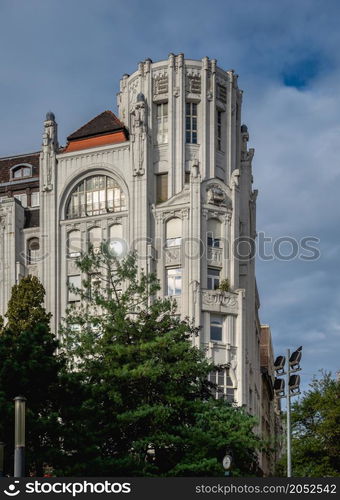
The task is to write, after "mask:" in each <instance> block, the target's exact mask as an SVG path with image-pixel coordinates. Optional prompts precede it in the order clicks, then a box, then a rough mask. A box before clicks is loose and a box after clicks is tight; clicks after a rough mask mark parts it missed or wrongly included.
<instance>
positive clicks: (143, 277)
mask: <svg viewBox="0 0 340 500" xmlns="http://www.w3.org/2000/svg"><path fill="white" fill-rule="evenodd" d="M79 267H80V270H81V271H82V273H85V274H86V275H87V276H88V279H87V280H85V281H84V282H83V287H82V290H78V293H79V295H80V296H81V299H82V300H81V302H80V304H79V305H78V307H75V308H71V309H70V310H69V311H68V314H67V318H66V322H65V326H64V328H63V332H62V333H63V345H64V349H65V353H66V354H67V357H68V360H69V363H70V366H71V367H73V369H74V371H73V373H74V375H75V376H76V377H77V378H78V380H81V384H82V391H83V396H84V399H83V400H82V401H80V405H79V409H78V410H79V411H78V416H80V415H81V425H79V426H77V429H78V432H77V438H76V440H77V442H75V438H74V437H73V438H72V436H70V441H68V443H65V446H68V448H69V454H70V456H72V463H71V462H70V463H69V465H68V466H67V470H65V469H64V471H63V473H64V474H65V475H69V474H74V475H90V474H91V475H96V474H98V475H104V476H105V475H130V476H136V475H150V476H176V475H178V476H190V475H191V476H201V475H202V476H203V475H223V468H222V465H221V461H222V458H223V456H224V454H225V451H226V449H227V448H230V449H232V450H233V453H234V457H235V464H236V465H235V468H234V474H235V475H242V474H243V475H247V474H250V473H252V472H253V471H254V470H255V467H256V453H255V450H256V447H257V446H258V445H259V441H258V439H257V438H256V436H255V435H254V434H253V431H252V428H253V426H254V423H255V422H254V420H253V418H251V417H249V416H248V415H246V414H245V413H244V412H243V411H242V410H241V409H239V408H234V407H232V406H230V405H228V404H227V403H226V402H224V401H223V402H222V401H215V400H214V399H213V398H212V396H211V389H212V384H211V383H209V382H208V380H207V378H208V373H209V372H210V371H211V370H213V369H215V368H216V367H214V366H213V365H212V364H211V363H210V362H209V361H208V360H207V359H206V357H205V354H204V352H203V351H202V350H200V349H198V348H196V347H193V345H192V338H193V337H194V336H196V335H197V334H198V331H197V329H196V328H195V327H194V326H193V325H192V324H191V323H190V321H188V320H186V321H181V320H180V319H179V317H178V316H177V314H176V305H175V303H174V302H173V301H171V300H170V299H163V298H157V292H158V290H159V284H158V281H157V279H156V277H155V276H154V275H153V274H145V273H144V272H139V271H138V266H137V262H136V257H135V256H134V255H129V256H128V257H127V258H126V259H124V260H122V261H119V260H118V259H116V258H115V257H114V256H112V255H111V252H110V248H109V247H108V246H105V245H103V246H102V249H101V253H99V254H96V253H94V252H93V251H91V252H90V253H89V254H88V255H86V256H85V257H84V258H83V259H82V260H81V261H80V262H79ZM74 417H75V415H73V417H72V416H71V417H70V416H69V415H64V416H63V420H64V421H65V425H66V423H67V419H68V418H70V421H71V426H72V418H73V425H75V421H74ZM81 436H82V437H81ZM84 457H85V460H84Z"/></svg>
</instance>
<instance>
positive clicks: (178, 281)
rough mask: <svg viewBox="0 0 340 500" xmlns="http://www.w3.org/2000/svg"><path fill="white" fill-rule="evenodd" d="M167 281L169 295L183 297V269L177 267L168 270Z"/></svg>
mask: <svg viewBox="0 0 340 500" xmlns="http://www.w3.org/2000/svg"><path fill="white" fill-rule="evenodd" d="M166 281H167V289H168V293H167V294H168V295H181V293H182V269H181V268H179V267H177V268H173V269H167V270H166Z"/></svg>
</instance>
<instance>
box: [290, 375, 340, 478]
mask: <svg viewBox="0 0 340 500" xmlns="http://www.w3.org/2000/svg"><path fill="white" fill-rule="evenodd" d="M292 431H293V439H292V464H293V474H294V475H295V476H304V477H325V476H339V474H340V382H339V381H336V380H334V379H333V378H332V377H331V374H330V373H322V376H321V378H319V379H317V378H315V377H314V379H313V381H312V383H311V384H310V389H309V390H308V391H307V392H306V393H305V394H304V397H303V398H302V400H301V401H300V402H296V403H295V404H294V405H293V411H292Z"/></svg>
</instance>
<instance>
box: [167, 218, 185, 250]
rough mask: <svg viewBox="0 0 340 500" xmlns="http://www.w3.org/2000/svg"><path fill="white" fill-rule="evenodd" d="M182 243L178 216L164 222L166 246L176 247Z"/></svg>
mask: <svg viewBox="0 0 340 500" xmlns="http://www.w3.org/2000/svg"><path fill="white" fill-rule="evenodd" d="M181 243H182V221H181V219H179V218H178V217H174V218H173V219H170V220H169V221H168V222H167V223H166V246H167V247H176V246H179V245H180V244H181Z"/></svg>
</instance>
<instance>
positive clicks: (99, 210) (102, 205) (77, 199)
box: [66, 175, 126, 219]
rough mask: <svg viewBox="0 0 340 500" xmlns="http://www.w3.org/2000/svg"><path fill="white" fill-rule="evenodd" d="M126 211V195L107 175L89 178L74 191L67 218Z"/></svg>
mask: <svg viewBox="0 0 340 500" xmlns="http://www.w3.org/2000/svg"><path fill="white" fill-rule="evenodd" d="M122 210H126V200H125V195H124V193H123V191H122V190H121V188H120V187H119V186H118V184H117V183H116V182H115V181H114V180H113V179H111V178H110V177H107V176H105V175H97V176H93V177H88V178H87V179H85V180H84V181H82V182H81V183H80V184H78V186H77V187H76V188H75V189H74V190H73V192H72V194H71V197H70V200H69V202H68V206H67V210H66V217H67V218H68V219H73V218H77V217H88V216H91V215H100V214H105V213H107V212H121V211H122Z"/></svg>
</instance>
